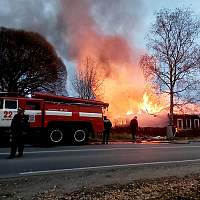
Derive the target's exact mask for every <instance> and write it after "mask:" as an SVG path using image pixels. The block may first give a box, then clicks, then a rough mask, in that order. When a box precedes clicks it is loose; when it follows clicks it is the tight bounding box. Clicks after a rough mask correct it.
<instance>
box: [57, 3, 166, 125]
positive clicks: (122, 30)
mask: <svg viewBox="0 0 200 200" xmlns="http://www.w3.org/2000/svg"><path fill="white" fill-rule="evenodd" d="M61 2H62V12H61V15H60V17H61V18H62V20H63V22H64V23H66V30H65V43H66V44H67V47H68V49H67V58H68V59H69V60H72V61H74V62H75V63H76V64H77V69H79V67H80V64H81V62H82V61H83V60H84V59H85V58H87V57H91V58H92V59H94V60H95V62H96V63H98V67H97V68H96V70H97V71H98V74H99V77H100V78H102V80H104V88H103V91H102V98H101V100H103V101H105V102H108V103H109V110H108V113H107V114H108V115H109V117H110V119H111V120H112V122H113V124H114V125H120V124H127V123H129V121H130V119H131V118H132V117H133V116H134V115H137V116H138V121H139V124H140V126H166V124H167V122H168V117H167V114H168V111H169V109H168V108H169V106H168V105H169V101H168V100H169V97H166V96H157V94H156V93H155V92H154V90H153V88H151V86H150V85H148V84H147V83H146V82H145V79H144V75H143V73H142V72H141V70H140V67H139V66H138V61H139V58H140V55H141V54H143V53H144V50H141V49H139V48H136V47H135V42H134V39H135V38H134V34H131V33H139V32H138V28H139V27H140V25H141V21H140V20H141V12H138V10H139V11H140V10H141V7H140V6H141V5H140V6H139V4H138V2H136V1H130V2H132V4H133V6H132V7H131V8H132V9H133V14H134V15H132V18H130V12H128V11H130V5H129V4H124V1H121V3H120V2H118V3H117V4H116V2H115V1H106V3H105V1H81V0H77V1H74V0H69V1H64V0H63V1H61ZM113 6H114V8H115V9H112V10H110V8H113ZM123 6H125V8H126V11H127V12H125V10H124V9H122V8H124V7H123ZM121 11H123V12H121ZM119 19H120V20H119ZM166 107H167V110H165V108H166Z"/></svg>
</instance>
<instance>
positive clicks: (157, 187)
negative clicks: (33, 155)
mask: <svg viewBox="0 0 200 200" xmlns="http://www.w3.org/2000/svg"><path fill="white" fill-rule="evenodd" d="M199 172H200V163H199V162H196V163H187V164H182V165H181V166H180V165H179V166H178V165H177V164H170V165H168V166H167V165H155V166H143V167H141V166H140V167H139V166H138V167H137V166H136V167H127V168H115V169H101V170H85V171H75V172H66V173H55V174H43V175H37V176H28V177H26V176H25V177H15V178H9V179H0V199H5V200H19V199H20V200H22V199H24V200H29V199H33V200H43V199H49V200H64V199H133V198H134V199H192V198H190V197H193V199H200V196H199V189H200V174H199Z"/></svg>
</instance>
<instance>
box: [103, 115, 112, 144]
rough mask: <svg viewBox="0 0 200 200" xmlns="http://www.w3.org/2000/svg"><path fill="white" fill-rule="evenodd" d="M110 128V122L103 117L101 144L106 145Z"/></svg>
mask: <svg viewBox="0 0 200 200" xmlns="http://www.w3.org/2000/svg"><path fill="white" fill-rule="evenodd" d="M111 128H112V123H111V121H110V120H109V119H108V118H107V117H106V116H104V131H103V144H108V140H109V137H110V130H111Z"/></svg>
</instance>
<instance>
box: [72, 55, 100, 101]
mask: <svg viewBox="0 0 200 200" xmlns="http://www.w3.org/2000/svg"><path fill="white" fill-rule="evenodd" d="M97 69H98V66H97V64H96V62H95V61H94V60H93V59H91V58H90V57H87V58H86V59H85V61H84V62H83V63H82V65H81V66H79V67H78V69H77V70H76V73H75V77H74V79H73V81H72V85H73V88H74V89H75V91H76V93H77V94H78V96H79V97H80V98H83V99H96V98H97V97H98V96H99V95H100V93H101V86H102V85H103V78H102V77H101V78H100V76H99V74H98V72H97Z"/></svg>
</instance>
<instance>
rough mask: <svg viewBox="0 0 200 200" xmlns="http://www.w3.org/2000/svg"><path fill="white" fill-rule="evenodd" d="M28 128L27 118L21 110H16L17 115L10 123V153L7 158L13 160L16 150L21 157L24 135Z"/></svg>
mask: <svg viewBox="0 0 200 200" xmlns="http://www.w3.org/2000/svg"><path fill="white" fill-rule="evenodd" d="M28 126H29V123H28V116H27V115H25V114H24V110H23V109H22V108H18V111H17V114H16V115H15V116H14V117H13V119H12V122H11V151H10V156H9V158H14V157H15V154H16V152H17V150H18V153H19V154H18V156H17V157H21V156H23V151H24V134H25V132H26V131H27V129H28Z"/></svg>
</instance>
